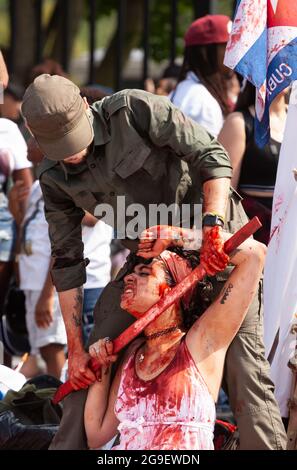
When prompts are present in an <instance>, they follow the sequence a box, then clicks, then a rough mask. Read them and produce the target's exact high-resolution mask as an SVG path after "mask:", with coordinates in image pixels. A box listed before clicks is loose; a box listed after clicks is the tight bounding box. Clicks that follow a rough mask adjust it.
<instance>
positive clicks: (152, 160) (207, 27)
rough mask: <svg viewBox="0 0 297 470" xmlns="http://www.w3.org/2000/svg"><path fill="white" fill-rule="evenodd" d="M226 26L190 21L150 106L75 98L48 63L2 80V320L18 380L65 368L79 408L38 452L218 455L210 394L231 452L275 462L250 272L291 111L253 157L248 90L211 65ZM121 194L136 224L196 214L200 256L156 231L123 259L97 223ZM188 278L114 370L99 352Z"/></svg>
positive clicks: (93, 96) (138, 95)
mask: <svg viewBox="0 0 297 470" xmlns="http://www.w3.org/2000/svg"><path fill="white" fill-rule="evenodd" d="M231 24H232V23H231V20H230V18H228V17H227V16H224V15H207V16H205V17H203V18H199V19H198V20H196V21H195V22H193V23H192V24H191V25H190V27H189V28H188V30H187V31H186V34H185V50H184V60H183V64H182V66H181V67H177V66H176V67H169V68H168V69H167V70H166V71H165V73H164V74H163V75H162V77H161V78H160V80H159V81H158V83H156V84H155V83H153V82H152V81H149V80H148V81H147V82H146V88H147V90H148V91H143V90H124V91H120V92H118V93H115V94H113V95H110V96H104V93H103V92H102V90H100V89H98V88H96V87H83V88H82V89H79V88H78V87H77V86H76V85H75V84H74V83H72V82H71V81H70V80H69V77H67V75H66V74H65V73H64V71H63V70H62V69H61V68H60V67H59V66H58V64H56V63H54V62H53V61H45V62H44V63H43V64H40V65H39V66H37V67H35V68H34V69H33V70H32V73H31V75H30V80H29V84H28V87H27V89H26V91H25V92H24V90H22V87H20V86H19V85H18V84H16V83H13V82H9V81H8V78H7V77H6V78H5V74H3V75H2V78H1V80H2V83H3V84H4V86H5V88H6V89H5V92H4V103H3V105H2V107H1V118H0V134H1V139H0V285H1V289H0V315H5V300H6V297H7V292H9V289H11V287H12V286H15V285H17V286H18V288H19V289H21V290H22V291H23V292H24V295H25V308H26V325H27V330H28V338H29V343H30V359H29V360H28V361H27V362H26V363H25V364H24V366H23V372H24V374H26V375H28V376H32V375H34V374H36V373H37V371H38V361H37V359H36V358H37V357H38V355H39V354H40V355H41V357H42V358H43V360H44V362H45V365H46V372H47V373H48V374H50V375H52V376H54V377H57V378H61V372H62V369H63V368H64V366H65V361H66V355H67V357H68V372H67V377H68V379H69V380H70V382H71V384H72V386H73V388H74V389H75V390H76V392H74V393H72V394H71V395H70V396H69V397H67V398H66V399H65V400H64V402H63V417H62V421H61V423H60V427H59V430H58V432H57V433H56V435H55V437H54V439H53V442H52V444H51V449H87V448H100V447H102V446H104V445H106V444H107V443H108V442H109V441H111V440H113V439H114V438H115V436H116V435H117V433H120V437H118V438H117V442H116V444H115V446H114V448H115V449H121V450H123V449H150V450H153V449H167V450H168V449H169V450H174V449H184V450H193V449H213V432H214V425H215V419H216V412H215V403H216V402H217V400H218V395H219V391H220V388H221V386H222V383H223V388H224V390H225V392H226V394H227V396H228V400H229V404H230V407H231V409H232V412H233V415H234V419H235V421H236V424H237V427H238V431H239V448H240V449H254V450H260V449H262V450H263V449H274V450H280V449H284V448H286V433H285V428H284V425H283V422H282V419H281V416H280V412H279V409H278V405H277V402H276V400H275V397H274V394H273V383H272V381H271V379H270V376H269V364H268V362H267V360H266V359H265V351H264V344H263V331H262V325H263V318H262V317H263V305H262V304H263V302H262V270H263V266H264V260H265V245H267V244H268V240H269V231H270V221H271V210H272V197H273V189H274V185H275V179H276V171H277V164H278V157H279V152H280V147H281V142H282V138H283V132H284V125H285V120H286V113H287V100H286V93H283V94H281V95H279V96H278V97H277V99H276V100H275V101H274V103H273V105H272V106H271V110H270V113H271V124H272V125H271V139H270V142H269V145H267V146H266V147H265V148H263V149H260V148H259V147H257V146H256V144H255V142H254V137H253V130H254V119H253V118H254V114H255V110H254V103H255V89H254V87H253V86H252V85H251V84H250V83H246V82H245V81H241V79H240V77H238V76H237V75H236V74H234V73H233V71H231V70H230V69H228V68H227V67H225V66H224V64H223V59H224V53H225V48H226V44H227V41H228V37H229V34H230V31H231ZM2 69H3V68H1V67H0V70H2ZM232 167H233V170H232ZM230 183H231V185H230ZM123 195H124V196H125V197H127V199H128V200H129V203H131V204H132V203H136V204H141V205H142V206H143V207H144V208H145V209H148V207H149V205H150V204H161V203H165V204H167V205H169V204H171V203H177V204H180V205H181V204H183V203H187V204H190V205H194V204H195V203H202V206H203V211H202V214H203V216H202V227H203V228H202V245H201V243H200V245H197V244H195V240H196V237H195V233H194V232H195V229H193V232H192V230H188V231H186V232H181V231H180V230H178V229H174V228H172V229H171V228H170V227H165V232H166V234H167V236H166V237H164V236H163V237H162V236H161V235H160V230H159V229H158V228H156V227H152V228H151V229H148V230H146V231H144V232H143V234H142V235H141V237H140V240H122V244H121V245H120V247H119V242H118V240H115V239H116V238H117V232H116V230H115V227H113V228H112V227H110V226H108V225H106V224H105V223H104V222H103V221H100V220H99V221H98V219H97V218H96V217H94V209H95V207H96V206H97V205H100V204H101V203H108V204H110V205H111V206H112V207H113V208H114V209H115V210H116V203H117V197H118V196H123ZM243 207H244V209H245V211H246V212H245V211H244V209H243ZM246 214H247V215H248V216H249V217H253V216H254V215H258V217H259V218H260V220H261V221H262V223H263V227H262V230H261V231H259V233H258V234H255V238H256V240H251V239H249V240H248V241H246V242H245V243H243V244H242V245H241V246H240V247H239V249H238V250H237V251H236V252H235V253H232V254H231V255H230V258H229V257H228V256H227V255H226V254H225V252H224V248H223V247H224V241H225V239H226V238H228V237H229V236H230V234H231V233H234V232H235V231H236V230H238V229H239V228H240V227H242V226H243V225H244V224H245V223H246V222H247V220H248V218H247V215H246ZM192 215H193V214H191V216H192ZM124 223H127V221H124ZM117 229H118V227H117ZM163 235H164V232H163ZM126 256H127V260H126V261H125V257H126ZM112 259H113V261H114V264H113V266H112ZM199 262H200V263H202V264H203V266H204V268H205V270H206V272H207V278H206V279H205V280H204V281H203V282H201V283H200V284H199V285H198V286H197V288H196V289H194V290H192V291H191V293H190V294H189V295H187V296H186V297H184V298H182V299H180V302H179V303H178V304H174V305H173V306H172V307H170V308H169V309H167V310H166V311H165V312H163V313H162V315H161V316H160V317H159V318H158V319H157V320H155V321H154V322H152V323H151V324H150V325H149V326H148V327H147V328H146V329H145V330H144V332H143V334H142V335H141V337H139V338H138V339H137V340H136V341H135V342H133V343H132V344H131V345H130V346H129V348H128V349H127V350H126V351H125V354H124V355H122V356H121V357H120V358H119V357H118V355H115V354H114V353H113V342H112V339H114V338H115V337H116V336H117V335H118V334H120V333H121V332H122V331H123V330H124V329H125V328H127V327H128V326H129V325H130V324H131V323H132V322H133V321H134V319H135V317H136V318H139V317H141V316H142V315H143V314H144V312H145V311H146V310H148V308H149V307H151V306H152V305H153V304H155V303H156V302H157V301H158V300H159V299H160V298H161V297H162V296H163V295H166V293H168V292H170V290H171V288H172V287H173V286H174V285H175V284H177V283H178V282H180V280H181V279H182V278H183V277H184V276H185V275H186V274H188V273H190V272H191V271H192V269H193V268H194V267H195V266H196V265H197V264H198V263H199ZM119 268H121V269H119ZM90 357H94V358H96V359H97V360H99V361H100V362H101V364H102V374H101V375H100V377H99V376H97V375H96V374H95V373H94V371H93V370H92V369H91V367H90V363H89V360H90ZM10 359H11V358H10V357H8V355H7V356H6V364H7V365H10ZM112 364H113V365H112ZM111 365H112V367H111Z"/></svg>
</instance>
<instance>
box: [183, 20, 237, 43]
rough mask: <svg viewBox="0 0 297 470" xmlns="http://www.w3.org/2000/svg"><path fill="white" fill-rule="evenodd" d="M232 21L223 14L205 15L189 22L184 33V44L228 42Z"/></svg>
mask: <svg viewBox="0 0 297 470" xmlns="http://www.w3.org/2000/svg"><path fill="white" fill-rule="evenodd" d="M231 28H232V21H231V19H230V18H229V16H225V15H206V16H203V17H202V18H198V20H195V21H194V23H192V24H191V26H190V27H189V29H188V31H187V32H186V34H185V44H186V46H200V45H204V44H220V43H225V42H228V39H229V34H230V33H231Z"/></svg>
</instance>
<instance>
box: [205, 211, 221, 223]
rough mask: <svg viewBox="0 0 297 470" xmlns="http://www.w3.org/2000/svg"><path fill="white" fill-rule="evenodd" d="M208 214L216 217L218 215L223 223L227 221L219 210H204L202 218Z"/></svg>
mask: <svg viewBox="0 0 297 470" xmlns="http://www.w3.org/2000/svg"><path fill="white" fill-rule="evenodd" d="M207 215H212V216H214V217H218V218H219V219H220V220H221V221H222V222H223V224H224V223H225V217H224V216H223V215H221V214H218V213H217V212H204V213H203V214H202V220H203V219H204V217H206V216H207Z"/></svg>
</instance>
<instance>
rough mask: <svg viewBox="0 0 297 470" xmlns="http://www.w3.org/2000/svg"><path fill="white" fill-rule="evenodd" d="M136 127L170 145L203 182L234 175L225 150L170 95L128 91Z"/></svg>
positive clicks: (156, 139) (163, 145)
mask: <svg viewBox="0 0 297 470" xmlns="http://www.w3.org/2000/svg"><path fill="white" fill-rule="evenodd" d="M128 103H129V108H130V114H131V119H132V120H133V122H134V123H135V127H136V128H137V129H139V130H140V132H141V133H142V134H146V135H147V136H148V138H149V139H150V140H151V141H152V142H153V144H154V145H156V146H158V147H169V148H170V149H171V150H172V151H173V152H174V153H175V154H176V155H177V156H179V157H180V158H182V159H183V160H185V161H186V162H187V163H188V164H189V165H190V166H192V167H194V168H195V169H197V171H199V174H200V179H201V182H202V183H205V182H206V181H208V180H210V179H215V178H231V176H232V166H231V162H230V158H229V156H228V154H227V152H226V150H225V149H224V148H223V147H222V145H221V144H219V142H218V141H217V140H216V139H215V138H214V137H213V136H212V135H210V134H209V133H208V132H207V131H206V130H205V129H204V128H203V127H202V126H200V125H199V124H197V123H196V122H195V121H193V120H192V119H191V118H188V117H186V116H185V115H184V114H183V113H182V112H181V111H180V110H179V109H178V108H176V107H175V106H174V105H173V104H172V103H171V102H170V101H169V99H168V98H166V97H160V96H155V95H151V94H149V93H143V92H137V91H135V90H133V91H132V92H131V93H129V94H128Z"/></svg>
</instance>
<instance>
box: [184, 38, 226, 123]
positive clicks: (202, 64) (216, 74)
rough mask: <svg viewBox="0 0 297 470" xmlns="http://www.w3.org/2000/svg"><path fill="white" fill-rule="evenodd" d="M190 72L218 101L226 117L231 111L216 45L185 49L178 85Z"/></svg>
mask: <svg viewBox="0 0 297 470" xmlns="http://www.w3.org/2000/svg"><path fill="white" fill-rule="evenodd" d="M190 71H192V72H194V73H195V75H196V76H197V77H198V78H199V80H200V82H201V83H202V84H203V85H204V86H205V87H206V88H207V90H208V91H209V92H210V93H211V95H212V96H213V97H214V98H215V99H216V100H217V101H218V103H219V105H220V107H221V110H222V113H223V115H224V116H227V114H229V113H230V111H231V109H230V103H229V99H228V92H227V77H224V76H223V74H222V73H221V72H220V70H219V63H218V45H217V44H207V45H203V46H188V47H186V48H185V54H184V62H183V65H182V69H181V72H180V76H179V79H178V83H179V82H181V81H182V80H184V79H185V78H186V76H187V73H188V72H190Z"/></svg>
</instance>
